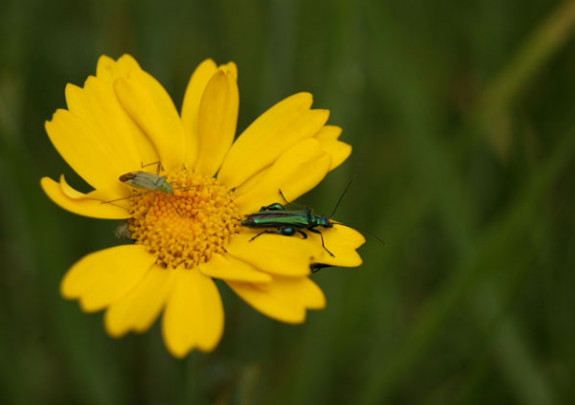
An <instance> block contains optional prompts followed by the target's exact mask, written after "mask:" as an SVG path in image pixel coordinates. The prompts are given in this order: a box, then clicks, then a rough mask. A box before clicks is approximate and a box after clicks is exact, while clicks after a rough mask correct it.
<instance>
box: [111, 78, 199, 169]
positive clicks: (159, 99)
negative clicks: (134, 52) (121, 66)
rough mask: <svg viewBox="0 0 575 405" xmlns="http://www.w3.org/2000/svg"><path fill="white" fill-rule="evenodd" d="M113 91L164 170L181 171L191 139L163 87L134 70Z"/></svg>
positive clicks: (117, 81) (121, 79)
mask: <svg viewBox="0 0 575 405" xmlns="http://www.w3.org/2000/svg"><path fill="white" fill-rule="evenodd" d="M114 89H115V91H116V95H117V97H118V99H119V100H120V103H121V105H122V107H123V108H124V109H125V110H126V111H127V112H128V114H129V115H130V117H131V118H132V119H133V120H134V122H135V123H136V124H137V125H138V126H139V127H140V128H141V129H142V130H143V131H144V133H145V134H146V136H147V137H148V138H149V139H150V141H151V142H152V144H153V145H154V146H155V148H156V151H157V152H158V156H159V158H160V161H161V163H162V165H163V166H164V168H165V169H166V170H175V169H181V168H182V165H183V164H184V162H185V154H186V150H187V142H188V138H187V137H186V136H185V132H184V127H183V126H182V122H181V120H180V117H179V115H178V112H177V111H176V107H175V106H174V103H173V102H172V99H171V98H170V96H169V95H168V93H166V90H164V88H163V87H162V85H161V84H160V83H158V81H157V80H156V79H154V78H153V77H152V76H150V75H149V74H148V73H146V72H144V71H143V70H131V71H130V72H129V75H128V77H127V78H119V79H117V80H116V81H115V82H114ZM144 163H146V164H147V163H152V162H144Z"/></svg>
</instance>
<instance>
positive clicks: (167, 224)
mask: <svg viewBox="0 0 575 405" xmlns="http://www.w3.org/2000/svg"><path fill="white" fill-rule="evenodd" d="M163 175H164V176H165V177H166V180H167V182H168V183H169V184H170V185H171V186H172V189H173V194H168V193H165V192H162V191H150V192H146V193H144V194H143V195H138V196H135V197H133V198H130V199H129V201H130V214H131V215H132V218H131V219H130V220H129V221H128V222H129V229H130V234H131V238H132V239H134V240H136V244H139V245H144V246H146V247H147V248H148V251H149V252H150V253H152V254H153V255H155V256H157V258H158V260H157V263H158V264H160V265H162V266H164V267H172V268H176V267H178V266H184V267H185V268H187V269H190V268H192V267H194V266H197V265H198V264H200V263H204V262H207V261H208V260H210V258H211V257H212V255H213V254H214V253H221V252H224V251H225V247H226V246H227V245H228V244H229V242H230V239H231V237H232V235H234V234H235V233H238V232H239V228H240V222H239V221H238V218H239V212H238V208H237V206H236V204H235V202H234V200H233V192H232V191H229V190H228V189H227V188H226V187H224V186H222V185H221V184H219V183H218V181H217V180H216V179H214V178H212V177H207V176H204V175H201V174H197V173H189V172H187V171H186V170H176V171H170V172H168V173H164V174H163Z"/></svg>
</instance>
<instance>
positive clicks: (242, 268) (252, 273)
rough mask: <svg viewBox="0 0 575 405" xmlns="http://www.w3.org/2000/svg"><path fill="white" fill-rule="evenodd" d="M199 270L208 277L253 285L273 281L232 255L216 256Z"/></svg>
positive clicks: (267, 275)
mask: <svg viewBox="0 0 575 405" xmlns="http://www.w3.org/2000/svg"><path fill="white" fill-rule="evenodd" d="M198 268H199V270H200V271H201V272H202V273H203V274H205V275H206V276H209V277H213V278H219V279H222V280H232V281H247V282H252V283H267V282H270V281H271V280H272V277H271V276H270V275H269V274H267V273H263V272H261V271H258V270H257V269H255V268H254V267H253V266H250V265H249V264H247V263H245V262H242V261H240V260H237V259H235V258H234V257H232V256H230V255H225V256H224V255H220V254H214V255H213V256H212V258H211V259H210V260H209V261H208V262H206V263H202V264H200V265H199V266H198Z"/></svg>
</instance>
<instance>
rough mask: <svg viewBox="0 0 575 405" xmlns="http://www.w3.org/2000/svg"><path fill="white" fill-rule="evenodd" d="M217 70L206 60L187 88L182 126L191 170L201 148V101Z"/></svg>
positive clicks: (209, 60) (210, 61)
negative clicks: (199, 138) (199, 135)
mask: <svg viewBox="0 0 575 405" xmlns="http://www.w3.org/2000/svg"><path fill="white" fill-rule="evenodd" d="M217 70H218V67H217V66H216V63H215V62H214V61H213V60H211V59H206V60H205V61H203V62H202V63H200V64H199V66H198V67H197V68H196V70H195V71H194V73H193V74H192V76H191V77H190V81H189V82H188V87H187V88H186V93H185V95H184V102H183V103H182V125H183V126H184V129H185V131H186V136H187V137H188V138H189V142H188V144H187V147H188V148H189V151H188V152H187V158H186V167H190V168H191V167H194V166H195V164H196V157H197V153H198V147H199V140H198V111H199V109H200V101H201V100H202V95H203V94H204V90H205V88H206V85H207V84H208V82H209V81H210V78H211V77H212V76H213V75H214V73H216V72H217Z"/></svg>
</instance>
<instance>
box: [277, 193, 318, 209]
mask: <svg viewBox="0 0 575 405" xmlns="http://www.w3.org/2000/svg"><path fill="white" fill-rule="evenodd" d="M278 191H279V193H280V195H281V196H282V199H283V200H284V201H285V203H286V205H293V206H294V207H300V208H303V209H304V211H305V212H311V209H309V207H306V206H305V205H303V204H298V203H295V202H289V201H288V200H287V198H286V197H285V195H284V193H283V192H282V190H281V189H278ZM272 205H273V204H272Z"/></svg>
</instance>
